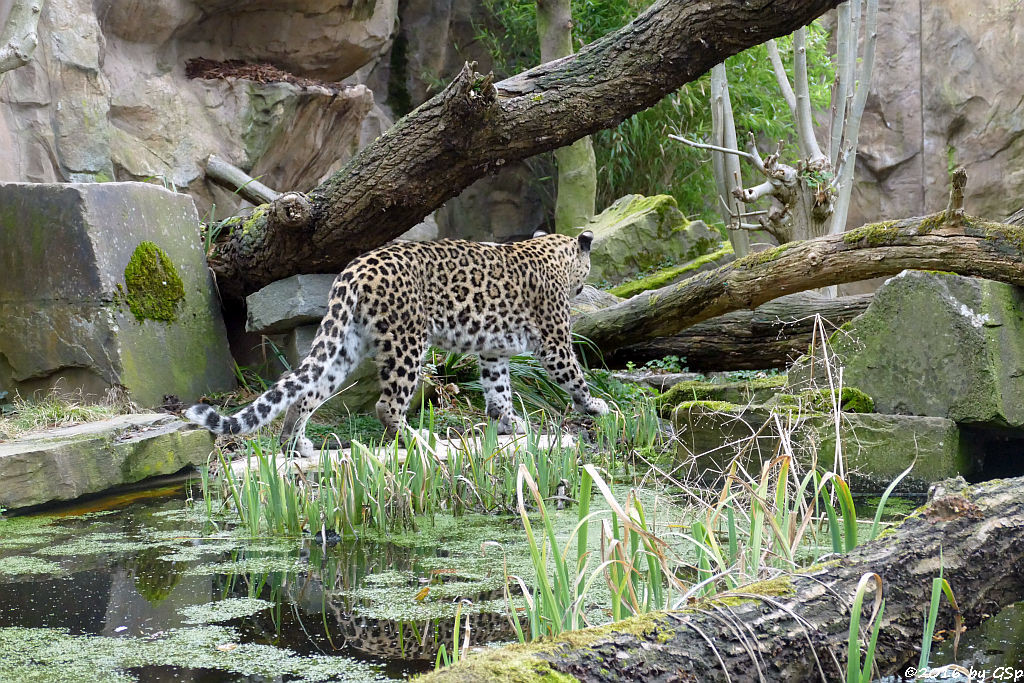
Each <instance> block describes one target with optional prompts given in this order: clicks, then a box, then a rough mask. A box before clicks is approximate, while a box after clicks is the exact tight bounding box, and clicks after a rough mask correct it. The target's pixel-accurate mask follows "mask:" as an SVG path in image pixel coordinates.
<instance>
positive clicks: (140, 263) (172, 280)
mask: <svg viewBox="0 0 1024 683" xmlns="http://www.w3.org/2000/svg"><path fill="white" fill-rule="evenodd" d="M124 282H125V293H124V301H125V303H127V304H128V308H129V309H131V312H132V314H133V315H134V316H135V318H136V319H137V320H140V321H141V320H147V319H149V320H162V321H164V322H169V321H171V320H174V319H175V318H176V317H177V308H178V305H179V304H180V303H181V302H182V301H183V300H184V299H185V286H184V285H183V284H182V282H181V278H180V277H179V276H178V271H177V270H176V269H175V267H174V264H173V263H171V259H170V258H169V257H168V256H167V252H165V251H164V250H163V249H161V248H160V247H158V246H156V245H155V244H153V243H152V242H141V243H139V246H137V247H136V248H135V251H134V252H133V253H132V257H131V260H129V261H128V265H127V266H126V267H125V269H124Z"/></svg>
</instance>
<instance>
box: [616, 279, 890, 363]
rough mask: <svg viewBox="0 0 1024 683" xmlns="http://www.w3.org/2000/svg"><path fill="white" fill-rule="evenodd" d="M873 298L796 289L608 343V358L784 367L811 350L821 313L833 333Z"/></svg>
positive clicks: (865, 295)
mask: <svg viewBox="0 0 1024 683" xmlns="http://www.w3.org/2000/svg"><path fill="white" fill-rule="evenodd" d="M872 298H873V295H871V294H858V295H855V296H843V297H838V298H835V299H826V298H824V297H821V296H817V295H815V294H809V293H803V292H801V293H799V294H790V295H788V296H784V297H781V298H779V299H776V300H775V301H769V302H768V303H766V304H764V305H763V306H759V307H757V308H755V309H754V310H753V311H733V312H732V313H726V314H725V315H722V316H719V317H717V318H713V319H711V320H707V321H705V322H702V323H698V324H697V325H694V326H692V327H688V328H686V329H684V330H681V331H679V332H678V333H676V334H673V335H671V336H667V337H659V338H657V339H651V340H649V341H645V342H641V343H639V344H632V345H628V346H622V347H619V348H614V349H604V351H605V360H606V361H607V363H608V365H609V366H610V367H624V366H625V363H626V362H627V361H633V362H635V363H643V362H645V361H649V360H655V359H658V358H664V357H665V356H679V357H684V358H686V365H687V367H689V369H690V370H692V371H694V372H713V371H716V370H763V369H766V368H784V367H787V366H788V365H789V364H790V363H791V362H792V361H793V360H794V359H795V358H796V357H797V356H799V355H800V354H802V353H806V352H807V348H808V346H810V343H811V338H812V336H813V334H814V324H815V323H814V320H815V315H820V316H821V317H822V319H823V321H824V322H825V331H826V333H827V332H829V331H831V330H832V329H834V328H836V327H839V326H840V325H842V324H843V323H845V322H847V321H849V320H852V319H853V318H855V317H857V316H858V315H860V314H861V313H863V312H864V310H865V309H866V308H867V307H868V304H870V303H871V299H872Z"/></svg>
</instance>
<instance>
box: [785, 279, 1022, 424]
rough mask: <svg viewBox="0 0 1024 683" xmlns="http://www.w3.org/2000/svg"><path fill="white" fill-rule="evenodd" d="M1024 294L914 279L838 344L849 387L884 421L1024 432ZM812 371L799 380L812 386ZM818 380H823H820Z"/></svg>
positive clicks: (796, 375) (891, 290) (838, 337)
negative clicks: (908, 419)
mask: <svg viewBox="0 0 1024 683" xmlns="http://www.w3.org/2000/svg"><path fill="white" fill-rule="evenodd" d="M1022 305H1024V291H1022V290H1021V289H1019V288H1017V287H1014V286H1012V285H1006V284H1002V283H998V282H992V281H989V280H980V279H977V278H968V277H960V276H958V275H952V274H943V273H929V272H919V271H906V272H904V273H901V274H900V275H898V276H897V277H894V278H891V279H889V280H887V281H886V283H885V284H884V285H883V286H882V287H881V288H880V289H879V290H878V292H877V293H876V294H875V297H874V300H873V301H872V302H871V305H870V306H868V308H867V310H865V311H864V313H862V314H861V315H860V316H858V317H857V318H854V319H853V320H852V321H851V322H850V323H848V324H847V325H845V326H844V327H843V328H842V329H841V330H840V331H838V332H837V333H836V334H835V335H833V338H832V350H833V351H834V352H835V353H836V354H837V360H838V363H839V364H840V365H842V366H844V368H845V369H844V371H843V381H844V383H845V384H847V385H851V386H856V387H858V388H860V389H862V390H863V391H865V392H866V393H867V394H868V395H870V396H871V398H873V399H874V401H875V408H876V410H877V411H878V412H880V413H891V414H905V415H927V416H934V417H945V418H949V419H951V420H954V421H956V422H958V423H963V424H974V425H987V426H990V427H1021V426H1024V374H1022V372H1021V368H1024V312H1022V311H1024V309H1022ZM810 371H811V366H810V364H809V363H807V362H804V363H802V364H800V365H798V366H797V367H795V368H794V369H793V370H791V371H790V380H791V383H792V384H795V385H799V384H801V383H807V382H808V381H809V379H810ZM818 377H819V378H820V377H821V373H820V371H819V372H818Z"/></svg>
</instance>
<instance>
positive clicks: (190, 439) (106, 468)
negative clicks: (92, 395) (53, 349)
mask: <svg viewBox="0 0 1024 683" xmlns="http://www.w3.org/2000/svg"><path fill="white" fill-rule="evenodd" d="M212 451H213V435H211V434H210V433H209V432H207V431H206V430H205V429H197V428H195V427H194V426H192V425H190V424H188V423H186V422H183V421H181V420H179V419H178V418H176V417H174V416H171V415H167V414H165V413H140V414H136V415H119V416H117V417H113V418H109V419H106V420H98V421H96V422H88V423H85V424H79V425H74V426H71V427H60V428H57V429H49V430H45V431H40V432H33V433H31V434H28V435H25V436H23V437H21V438H19V439H17V440H14V441H8V442H5V443H0V481H3V486H2V487H0V508H4V509H7V510H16V509H18V508H25V507H30V506H34V505H42V504H45V503H54V502H58V501H67V500H72V499H74V498H78V497H79V496H84V495H87V494H93V493H100V492H103V491H106V490H108V489H112V488H117V487H119V486H123V485H125V484H134V483H136V482H138V481H142V480H143V479H148V478H149V477H154V476H159V475H165V474H174V473H175V472H178V471H180V470H182V469H184V468H186V467H189V466H192V465H201V464H205V463H206V462H207V459H208V458H209V456H210V453H211V452H212Z"/></svg>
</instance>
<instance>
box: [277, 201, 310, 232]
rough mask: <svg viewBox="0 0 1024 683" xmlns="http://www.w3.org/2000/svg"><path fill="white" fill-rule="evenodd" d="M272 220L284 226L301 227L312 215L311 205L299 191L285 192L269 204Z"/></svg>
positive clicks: (306, 223) (307, 223) (305, 224)
mask: <svg viewBox="0 0 1024 683" xmlns="http://www.w3.org/2000/svg"><path fill="white" fill-rule="evenodd" d="M270 210H271V214H272V215H273V217H274V221H275V222H277V223H278V224H279V225H282V226H284V227H286V228H291V229H295V228H302V227H305V226H307V225H309V222H310V220H311V219H312V217H313V205H312V204H310V202H309V198H308V197H306V195H304V194H302V193H301V192H285V193H284V194H282V195H280V196H279V197H278V198H277V199H275V200H274V201H273V202H271V204H270Z"/></svg>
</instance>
